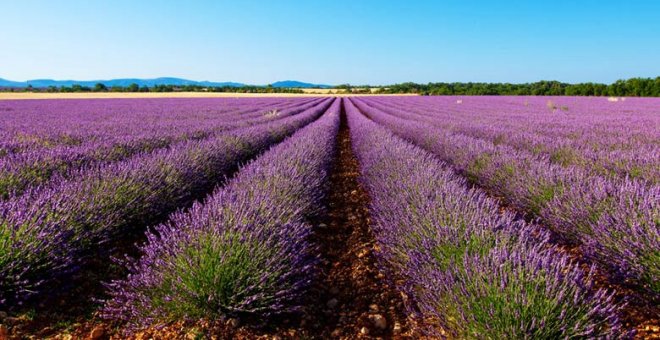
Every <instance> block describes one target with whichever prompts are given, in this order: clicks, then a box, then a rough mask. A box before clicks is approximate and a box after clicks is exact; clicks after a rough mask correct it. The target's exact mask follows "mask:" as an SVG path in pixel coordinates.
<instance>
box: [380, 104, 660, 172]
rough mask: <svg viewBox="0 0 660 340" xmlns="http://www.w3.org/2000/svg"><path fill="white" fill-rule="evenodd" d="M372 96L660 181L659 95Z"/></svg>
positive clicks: (441, 122) (561, 158)
mask: <svg viewBox="0 0 660 340" xmlns="http://www.w3.org/2000/svg"><path fill="white" fill-rule="evenodd" d="M544 101H547V102H544ZM367 102H368V103H369V104H370V105H372V106H376V107H378V108H380V109H383V110H388V109H389V108H393V109H395V110H405V111H406V112H407V113H408V114H409V117H408V118H409V119H414V120H418V121H422V122H425V123H429V124H432V125H435V126H438V127H441V128H443V129H448V130H451V131H454V132H457V133H461V134H465V135H468V136H471V137H475V138H480V139H485V140H488V141H491V142H494V143H495V144H506V145H510V146H512V147H514V148H516V149H519V150H524V151H528V152H531V153H534V154H536V155H538V156H539V157H544V158H546V159H548V160H549V161H550V162H553V163H555V164H560V165H577V166H581V167H584V168H587V169H589V170H590V171H592V172H594V173H597V174H600V175H605V176H620V177H625V176H630V177H633V178H640V179H642V180H646V181H649V182H651V183H652V184H658V183H660V138H658V131H657V129H658V126H660V105H658V103H657V100H655V99H653V98H629V100H627V101H625V102H608V101H606V100H605V99H603V98H580V99H575V98H550V99H548V98H531V100H530V99H529V98H521V97H504V98H492V97H470V98H460V99H459V97H442V98H432V99H425V98H406V99H404V100H400V99H399V100H392V99H389V98H379V99H377V100H367ZM458 103H460V104H458ZM548 103H552V104H551V105H550V106H551V107H548ZM654 103H655V106H653V105H652V104H654ZM556 105H559V107H562V108H564V109H565V110H568V111H563V110H561V109H557V108H555V106H556ZM569 108H570V109H569ZM392 113H395V112H392Z"/></svg>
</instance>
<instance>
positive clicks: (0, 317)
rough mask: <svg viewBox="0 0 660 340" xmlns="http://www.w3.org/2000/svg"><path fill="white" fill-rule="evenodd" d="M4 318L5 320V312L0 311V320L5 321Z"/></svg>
mask: <svg viewBox="0 0 660 340" xmlns="http://www.w3.org/2000/svg"><path fill="white" fill-rule="evenodd" d="M6 318H7V312H2V311H0V320H3V319H6Z"/></svg>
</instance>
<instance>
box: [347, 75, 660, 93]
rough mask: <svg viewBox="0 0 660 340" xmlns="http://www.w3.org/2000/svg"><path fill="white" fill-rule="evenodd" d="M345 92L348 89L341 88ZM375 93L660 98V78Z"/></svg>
mask: <svg viewBox="0 0 660 340" xmlns="http://www.w3.org/2000/svg"><path fill="white" fill-rule="evenodd" d="M342 86H343V88H346V85H342ZM376 93H392V94H395V93H417V94H421V95H520V96H527V95H533V96H613V97H614V96H616V97H660V77H656V78H631V79H626V80H617V81H616V82H614V83H612V84H609V85H608V84H598V83H579V84H568V83H562V82H558V81H538V82H535V83H525V84H510V83H428V84H417V83H402V84H395V85H390V86H383V87H379V89H378V90H377V91H376Z"/></svg>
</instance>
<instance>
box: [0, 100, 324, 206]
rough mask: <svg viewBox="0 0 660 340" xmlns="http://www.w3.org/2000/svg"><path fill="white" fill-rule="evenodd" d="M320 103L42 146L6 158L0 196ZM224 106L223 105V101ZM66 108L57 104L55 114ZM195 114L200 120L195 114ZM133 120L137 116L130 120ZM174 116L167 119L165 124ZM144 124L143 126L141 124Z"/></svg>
mask: <svg viewBox="0 0 660 340" xmlns="http://www.w3.org/2000/svg"><path fill="white" fill-rule="evenodd" d="M318 102H319V99H316V100H312V101H310V102H303V103H300V102H291V103H286V105H279V104H278V103H273V105H272V106H265V107H264V106H262V104H259V105H256V106H255V105H247V106H246V107H244V108H241V109H238V110H236V111H230V112H227V113H225V114H222V115H217V116H212V117H209V118H208V119H198V120H197V124H190V123H189V122H182V123H181V126H178V127H177V129H175V130H171V129H163V130H161V131H160V132H159V133H158V134H153V133H148V134H147V136H148V137H145V136H144V135H143V134H140V133H138V134H128V135H124V136H122V137H121V138H114V139H112V140H107V139H103V140H101V141H94V142H86V143H83V144H82V145H76V146H62V147H58V148H38V149H32V150H30V151H25V152H22V153H15V154H12V155H11V156H7V157H3V158H0V198H7V197H9V196H10V195H17V194H20V193H21V192H22V191H23V190H25V189H27V188H29V187H31V186H35V185H40V184H43V183H46V182H48V181H49V180H50V179H51V178H52V177H54V176H61V177H70V175H71V174H72V173H73V174H75V173H76V172H75V170H77V169H80V168H82V167H91V166H95V165H96V164H98V163H109V162H117V161H121V160H124V159H127V158H129V157H131V156H134V155H136V154H140V153H145V152H152V151H154V150H157V149H162V148H165V147H170V146H173V145H175V144H176V143H181V142H185V141H188V140H203V139H207V138H211V137H212V136H213V135H215V134H217V133H222V132H223V131H227V130H230V129H236V128H240V127H245V126H249V125H253V124H258V123H263V122H267V121H272V120H276V119H281V118H284V117H287V116H289V115H292V114H296V113H299V112H301V111H303V110H305V109H307V108H309V107H312V106H314V105H316V104H317V103H318ZM92 103H94V102H92ZM80 104H87V105H86V109H89V110H92V112H96V111H95V109H97V108H96V107H95V106H94V105H89V103H87V102H81V103H80ZM218 104H221V103H218ZM133 105H134V106H133V110H136V111H138V110H146V109H148V107H147V108H143V107H141V106H140V101H137V102H134V103H133ZM63 108H66V106H65V107H62V106H57V105H53V107H52V108H51V111H58V110H61V109H63ZM190 115H191V116H195V114H194V113H193V112H191V113H190ZM127 118H128V119H129V120H133V119H135V117H131V116H128V117H127ZM170 118H171V117H169V116H164V117H162V120H169V119H170ZM138 125H139V124H138Z"/></svg>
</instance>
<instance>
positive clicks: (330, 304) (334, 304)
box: [326, 299, 339, 308]
mask: <svg viewBox="0 0 660 340" xmlns="http://www.w3.org/2000/svg"><path fill="white" fill-rule="evenodd" d="M338 304H339V300H337V299H330V300H328V302H327V303H326V306H328V308H335V307H337V305H338Z"/></svg>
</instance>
